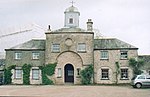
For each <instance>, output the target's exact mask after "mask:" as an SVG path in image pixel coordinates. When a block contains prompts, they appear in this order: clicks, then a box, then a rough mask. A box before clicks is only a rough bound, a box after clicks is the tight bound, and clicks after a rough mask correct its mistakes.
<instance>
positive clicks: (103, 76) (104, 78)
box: [101, 68, 109, 80]
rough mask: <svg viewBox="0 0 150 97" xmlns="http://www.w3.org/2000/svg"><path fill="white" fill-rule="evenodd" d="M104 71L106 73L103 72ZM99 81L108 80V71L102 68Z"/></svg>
mask: <svg viewBox="0 0 150 97" xmlns="http://www.w3.org/2000/svg"><path fill="white" fill-rule="evenodd" d="M104 70H106V71H104ZM101 80H109V69H107V68H106V69H105V68H102V69H101Z"/></svg>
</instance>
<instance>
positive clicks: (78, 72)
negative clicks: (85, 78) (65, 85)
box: [77, 68, 81, 76]
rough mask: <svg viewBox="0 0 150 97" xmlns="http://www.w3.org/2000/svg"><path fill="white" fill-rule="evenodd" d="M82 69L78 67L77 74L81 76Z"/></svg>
mask: <svg viewBox="0 0 150 97" xmlns="http://www.w3.org/2000/svg"><path fill="white" fill-rule="evenodd" d="M80 71H81V69H80V68H77V76H80Z"/></svg>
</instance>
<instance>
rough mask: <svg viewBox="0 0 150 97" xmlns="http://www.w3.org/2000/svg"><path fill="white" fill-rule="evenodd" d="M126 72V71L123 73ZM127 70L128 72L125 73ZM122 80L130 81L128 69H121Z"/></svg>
mask: <svg viewBox="0 0 150 97" xmlns="http://www.w3.org/2000/svg"><path fill="white" fill-rule="evenodd" d="M122 70H124V71H122ZM125 70H127V71H125ZM120 72H121V73H120V79H129V69H128V68H121V69H120Z"/></svg>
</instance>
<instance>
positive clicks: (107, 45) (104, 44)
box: [94, 38, 138, 49]
mask: <svg viewBox="0 0 150 97" xmlns="http://www.w3.org/2000/svg"><path fill="white" fill-rule="evenodd" d="M94 49H138V48H137V47H135V46H133V45H130V44H128V43H126V42H123V41H121V40H119V39H116V38H100V39H94Z"/></svg>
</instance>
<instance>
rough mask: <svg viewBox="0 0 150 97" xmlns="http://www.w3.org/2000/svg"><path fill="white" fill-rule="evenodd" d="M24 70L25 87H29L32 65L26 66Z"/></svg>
mask: <svg viewBox="0 0 150 97" xmlns="http://www.w3.org/2000/svg"><path fill="white" fill-rule="evenodd" d="M22 69H23V84H24V85H29V84H30V69H31V65H30V64H24V65H23V67H22Z"/></svg>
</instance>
